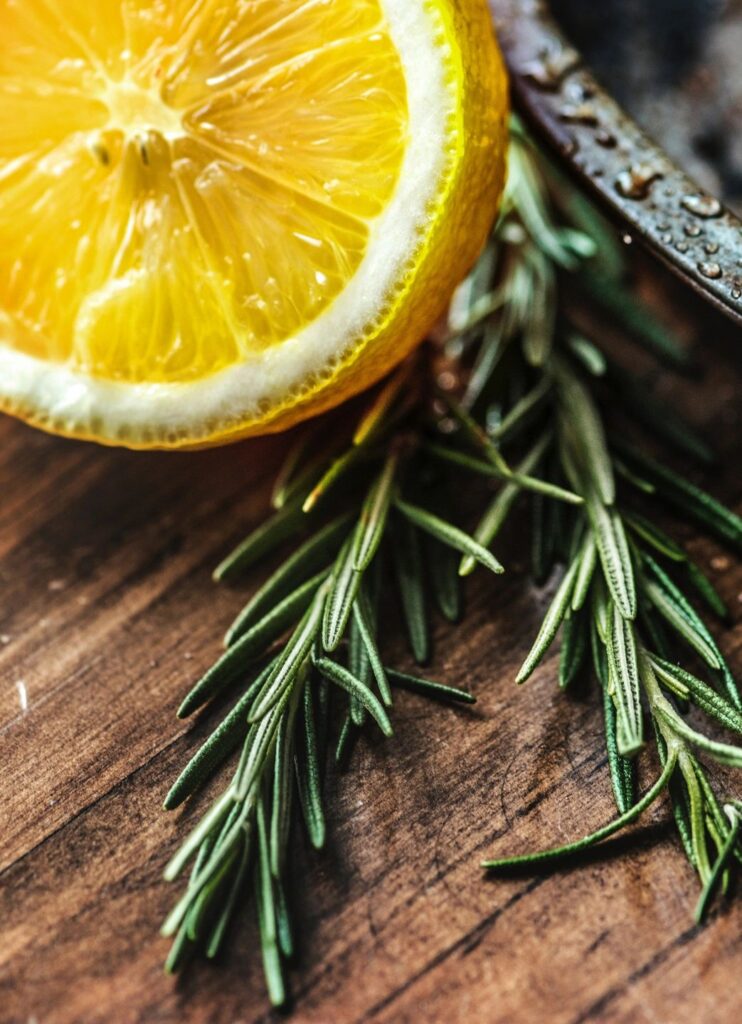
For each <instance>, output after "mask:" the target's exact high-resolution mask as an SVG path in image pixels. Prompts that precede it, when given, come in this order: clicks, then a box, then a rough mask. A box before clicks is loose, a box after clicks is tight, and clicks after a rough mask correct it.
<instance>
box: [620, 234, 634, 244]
mask: <svg viewBox="0 0 742 1024" xmlns="http://www.w3.org/2000/svg"><path fill="white" fill-rule="evenodd" d="M621 241H622V242H623V244H624V245H631V244H632V243H633V241H634V239H633V238H632V236H631V235H629V234H625V235H622V236H621Z"/></svg>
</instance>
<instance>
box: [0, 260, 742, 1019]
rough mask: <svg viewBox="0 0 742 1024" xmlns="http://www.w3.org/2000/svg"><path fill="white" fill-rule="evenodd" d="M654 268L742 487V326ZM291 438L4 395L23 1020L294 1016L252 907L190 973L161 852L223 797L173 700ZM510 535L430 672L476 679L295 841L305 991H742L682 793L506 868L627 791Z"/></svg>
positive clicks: (195, 730)
mask: <svg viewBox="0 0 742 1024" xmlns="http://www.w3.org/2000/svg"><path fill="white" fill-rule="evenodd" d="M642 287H643V288H644V289H645V291H647V293H651V294H652V295H653V296H655V297H658V298H657V301H659V302H660V303H661V304H662V305H663V306H664V309H665V312H666V313H667V315H670V316H671V317H674V318H675V320H676V322H677V324H678V327H679V329H680V330H681V331H682V332H684V333H685V334H686V335H687V336H690V335H695V336H697V337H698V338H699V339H701V340H702V341H703V344H702V345H701V346H700V352H701V358H702V364H703V374H700V373H699V374H696V375H694V378H693V379H691V380H687V381H677V380H674V379H671V378H670V377H669V376H664V375H663V376H662V377H661V378H660V379H659V381H658V386H659V388H660V390H661V391H662V392H665V393H666V394H668V395H671V396H672V397H673V398H676V399H677V400H679V401H680V402H681V403H683V404H684V405H685V407H686V408H687V410H688V413H689V415H690V416H691V417H692V418H693V419H695V420H696V421H697V422H698V423H699V424H700V425H701V426H703V428H704V429H705V431H706V432H707V434H708V436H709V437H711V438H713V439H715V440H716V441H717V442H719V444H720V446H721V448H722V451H723V459H722V463H721V472H720V473H719V474H717V476H718V479H715V482H714V486H715V488H716V490H717V491H718V492H719V493H721V494H722V495H723V496H724V497H726V498H729V499H732V500H735V499H736V500H737V503H739V470H738V466H739V458H740V454H742V446H741V445H740V439H739V420H738V405H739V400H738V386H739V365H740V357H739V353H740V348H739V345H740V338H739V336H735V335H734V334H733V332H730V329H729V328H727V327H726V326H725V325H723V324H721V323H720V322H719V321H718V320H717V318H716V317H715V316H714V315H711V314H709V313H708V312H707V311H706V310H704V309H701V308H699V307H697V306H695V305H693V306H691V307H688V305H687V303H686V302H685V301H684V297H683V301H682V302H681V301H680V295H679V292H678V290H677V288H676V287H675V286H674V285H671V284H668V283H667V282H665V281H664V279H663V280H662V281H661V282H659V283H658V279H657V277H656V274H655V273H654V272H652V273H651V274H649V273H645V275H644V277H643V281H642ZM616 344H617V346H618V351H619V353H620V354H621V355H622V356H623V357H624V358H625V359H626V360H627V361H628V362H631V363H632V364H634V365H639V364H640V363H641V360H640V359H639V358H638V357H637V356H636V353H635V350H634V349H633V348H631V347H629V346H627V345H626V344H625V343H622V342H616ZM283 444H284V442H283V441H282V440H280V439H278V440H276V439H274V440H271V441H267V442H261V443H252V444H246V445H240V446H237V447H234V448H232V449H229V450H224V451H215V452H208V453H201V454H197V455H188V456H172V455H170V456H165V455H135V454H130V453H126V452H113V451H106V450H100V449H96V448H93V447H86V446H83V445H79V444H75V443H70V442H65V441H61V440H58V439H53V438H49V437H45V436H44V435H42V434H39V433H35V432H33V431H31V430H29V429H27V428H25V427H24V426H22V425H20V424H18V423H15V422H12V421H10V420H8V419H5V420H3V421H2V422H0V752H1V756H2V766H3V773H4V784H3V786H2V790H1V791H0V824H1V830H0V866H1V867H2V873H1V874H0V920H1V921H2V926H1V927H2V940H1V942H0V1021H2V1024H26V1022H29V1021H32V1020H35V1021H36V1022H37V1024H98V1022H101V1024H103V1022H106V1024H111V1022H114V1024H119V1022H120V1024H135V1022H136V1024H144V1022H146V1024H152V1022H158V1024H159V1022H178V1024H236V1022H248V1021H250V1022H252V1021H256V1022H257V1021H270V1020H274V1019H276V1020H278V1019H279V1016H278V1015H276V1014H272V1013H271V1012H270V1011H269V1010H268V1009H267V1003H266V999H265V994H264V989H263V981H262V975H261V965H260V962H259V955H258V952H257V948H256V932H255V926H254V922H253V918H252V911H251V910H249V911H248V912H247V913H245V914H244V915H243V920H242V922H241V924H240V926H239V928H237V930H236V932H235V934H234V938H233V943H232V945H231V949H230V951H229V953H228V955H227V956H226V958H225V960H224V961H223V962H222V963H221V964H219V965H218V966H217V967H211V968H209V967H203V966H197V967H196V968H194V969H193V970H192V972H191V973H190V974H189V976H188V977H186V978H184V979H183V980H182V981H181V982H179V983H177V984H176V983H174V982H173V981H172V980H171V979H169V978H166V977H165V976H164V975H163V974H162V972H161V963H162V959H163V957H164V955H165V952H166V944H165V943H164V942H163V941H162V940H161V939H159V937H158V934H157V930H158V927H159V924H160V921H161V919H162V917H163V916H164V914H165V913H166V911H167V909H168V908H169V905H170V903H171V901H172V899H173V898H174V895H175V891H174V890H173V889H172V888H171V887H169V886H167V885H166V884H165V883H164V882H163V881H162V880H161V872H162V868H163V865H164V864H165V862H166V860H167V858H168V855H169V854H170V853H171V852H172V851H173V849H174V847H175V845H176V843H177V842H178V839H179V837H182V835H183V834H184V831H185V829H186V828H187V827H188V825H189V823H190V822H191V821H192V820H193V819H194V818H195V816H196V815H197V814H198V812H199V810H201V809H202V808H203V807H204V805H205V801H206V799H207V798H208V794H204V795H203V796H202V797H200V798H199V799H198V800H197V801H196V803H195V804H194V805H193V806H190V807H186V808H185V809H184V810H182V811H181V812H178V813H177V814H174V815H167V814H165V813H164V812H162V811H161V809H160V808H161V802H162V799H163V797H164V794H165V792H166V790H167V788H168V785H169V783H170V781H172V779H173V777H174V775H175V774H176V773H177V771H178V769H179V767H180V766H182V764H183V763H184V760H185V759H186V758H187V756H188V754H189V753H190V752H192V751H193V750H194V749H195V747H196V744H197V742H198V739H199V737H201V736H203V735H205V733H206V730H207V728H208V716H202V718H201V719H200V720H198V721H197V722H195V723H192V724H189V725H188V726H185V727H184V726H183V725H182V724H179V723H177V722H176V720H175V717H174V715H175V709H176V707H177V705H178V703H179V700H180V698H181V696H182V694H183V693H184V691H185V689H186V687H187V686H188V685H189V683H190V682H192V681H193V680H194V679H195V678H196V677H197V676H198V674H199V672H200V671H201V670H202V669H203V668H204V667H206V666H207V665H208V664H209V663H210V661H211V660H212V659H213V657H214V655H215V653H216V651H217V648H218V640H219V637H220V636H221V633H222V631H223V628H224V626H225V624H226V623H227V622H228V621H229V619H230V616H231V615H232V614H233V613H234V612H235V610H236V609H237V607H238V606H239V603H240V597H241V595H240V594H239V593H235V592H234V590H229V589H227V588H216V587H214V585H213V584H212V583H211V581H210V570H211V568H212V566H213V564H214V563H215V562H216V561H217V560H218V558H219V557H220V556H221V555H223V554H224V552H225V551H226V550H227V549H228V548H229V546H230V544H231V543H232V542H233V541H235V540H236V539H237V538H238V537H239V536H241V535H242V534H243V533H244V532H245V531H246V529H247V528H249V527H250V526H252V525H254V524H255V523H256V522H258V521H259V520H260V518H261V516H262V514H263V510H264V507H265V503H266V498H267V488H268V485H269V480H270V478H271V475H272V473H273V471H274V468H275V464H276V460H277V458H278V455H279V453H280V451H281V449H282V447H283ZM681 533H682V535H683V536H684V537H685V538H686V540H687V541H688V542H689V544H690V547H691V549H692V551H693V552H694V554H695V556H696V557H697V558H698V559H699V561H700V562H701V563H702V564H704V565H705V566H706V567H707V568H710V570H711V572H712V573H713V575H714V577H715V579H716V581H717V582H718V584H719V585H720V587H721V589H722V591H723V592H724V593H725V595H726V597H727V598H728V600H729V602H730V604H731V605H732V607H733V610H734V616H735V619H736V622H737V625H736V627H735V628H733V629H730V630H728V631H726V632H725V633H724V634H723V635H722V646H723V647H724V649H725V651H726V652H727V653H728V654H729V655H730V657H731V659H732V661H733V664H734V666H735V667H736V668H737V669H738V670H739V669H740V668H742V658H741V657H740V646H741V645H742V629H740V626H739V619H740V611H741V610H742V607H741V606H740V603H739V595H740V592H742V572H740V567H739V565H738V564H736V563H735V561H734V559H733V558H731V557H730V556H729V555H728V554H727V553H725V552H724V551H723V550H722V549H720V548H719V547H717V546H716V545H714V544H710V543H708V542H706V541H704V540H701V539H698V538H697V537H696V536H695V535H694V532H693V531H692V530H690V529H688V528H685V527H683V528H681ZM498 554H500V555H501V556H503V557H504V560H505V561H506V562H507V564H508V565H509V567H510V568H511V570H512V571H511V572H510V573H509V574H508V576H507V577H505V579H504V580H495V579H488V578H486V577H485V576H483V575H482V576H480V577H476V578H475V581H474V583H473V585H472V588H471V590H470V591H469V602H468V603H469V615H468V617H467V619H466V623H465V625H464V627H463V628H461V629H459V630H458V631H455V632H451V631H450V630H449V629H444V628H443V627H440V626H439V627H437V634H436V640H437V641H438V643H437V648H438V651H439V654H438V656H437V658H436V659H435V662H434V672H435V674H436V675H437V676H438V677H439V678H444V679H446V680H448V681H450V682H452V683H454V684H459V685H465V686H470V687H471V688H472V689H473V690H474V691H475V692H476V694H477V696H478V698H479V703H478V704H477V706H476V708H474V709H472V710H468V709H467V710H462V711H451V710H448V709H445V708H438V707H431V706H430V705H429V704H426V703H425V702H423V701H422V700H421V699H419V698H417V697H414V696H404V697H402V698H401V699H400V700H399V701H398V707H397V709H396V713H395V726H396V734H395V737H394V738H393V739H392V740H391V741H389V742H387V743H381V742H377V741H375V740H369V741H364V742H361V743H360V744H359V746H358V747H357V749H356V751H355V753H354V763H353V766H352V767H353V771H352V773H351V774H350V775H348V776H344V775H338V776H334V777H333V778H332V779H331V781H330V784H329V792H328V802H329V807H330V815H329V817H330V821H329V825H330V840H329V846H328V850H327V851H326V853H325V854H324V855H322V856H319V855H316V854H313V853H310V852H308V851H307V850H306V849H304V844H303V842H302V840H301V839H299V840H298V842H299V845H300V846H301V849H299V850H298V851H297V863H298V864H299V865H301V876H300V877H301V882H302V887H301V889H300V890H299V891H297V893H296V894H295V904H296V917H297V920H298V922H300V951H299V956H298V958H297V963H296V965H295V968H294V969H293V971H292V974H291V984H292V990H293V994H294V997H295V1010H294V1016H293V1020H295V1021H297V1022H302V1024H303V1022H313V1024H328V1022H332V1024H335V1022H337V1024H346V1022H348V1024H350V1022H361V1021H375V1022H395V1024H398V1022H407V1021H409V1022H415V1024H417V1022H419V1021H427V1022H433V1024H439V1022H440V1024H443V1022H487V1024H490V1022H491V1024H529V1022H531V1021H534V1022H535V1021H549V1022H554V1024H578V1022H587V1021H593V1022H601V1024H603V1022H626V1024H629V1022H631V1024H635V1022H637V1021H647V1022H652V1024H697V1022H698V1021H701V1020H703V1021H713V1022H714V1024H725V1022H727V1021H729V1022H731V1021H732V1020H735V1021H736V1020H738V1006H739V997H740V977H741V976H742V929H741V928H740V925H741V924H742V908H741V907H740V905H739V903H738V904H737V905H736V906H734V905H733V906H731V907H727V908H726V909H724V911H723V912H717V913H716V914H715V916H714V918H713V920H712V921H711V923H710V924H709V925H708V926H707V927H706V928H704V929H696V928H694V927H693V925H692V916H691V914H692V908H693V905H694V902H695V899H696V895H697V886H696V882H695V879H694V877H693V876H692V874H691V872H690V870H689V868H688V867H687V865H686V862H685V861H684V859H683V857H682V855H681V853H680V852H679V850H678V847H677V844H676V841H675V838H674V835H673V833H672V829H671V828H670V826H669V824H668V811H667V807H666V806H665V805H664V804H662V805H659V806H657V808H656V809H655V810H653V812H652V813H651V814H649V815H647V817H646V819H645V820H644V822H643V823H642V825H641V826H640V827H638V828H636V829H635V830H634V831H633V832H632V834H631V836H630V837H627V838H626V839H622V840H617V841H614V842H612V843H609V844H607V846H606V847H605V848H603V849H602V850H601V851H600V852H599V853H598V854H596V855H594V856H592V857H590V858H589V859H586V860H583V861H582V862H581V863H580V864H576V865H574V866H573V867H571V868H570V869H569V870H567V871H564V872H561V873H555V874H545V875H540V876H536V877H529V876H527V875H523V876H519V877H511V878H508V879H505V880H502V879H501V880H498V881H493V880H485V879H483V878H482V875H481V873H480V871H479V869H478V867H477V864H478V861H479V860H480V858H481V857H482V856H483V855H484V854H487V853H505V852H507V851H520V850H525V849H527V848H529V847H532V846H534V845H543V844H544V843H545V842H548V841H551V840H555V841H556V840H560V839H565V840H566V839H568V838H570V837H573V836H575V835H576V833H577V832H581V831H584V830H586V829H588V828H589V827H592V826H597V825H598V824H600V823H602V822H603V821H605V820H607V819H608V818H609V817H611V816H612V814H613V808H612V801H611V796H610V792H609V786H608V781H607V776H606V769H605V756H604V752H603V746H602V741H601V723H600V717H599V714H598V711H597V709H596V707H595V702H594V699H593V697H592V696H591V695H590V694H587V695H585V696H581V697H576V698H565V697H563V696H560V695H559V694H557V693H556V692H555V686H554V674H555V664H554V660H553V658H552V659H550V660H549V661H547V662H546V663H545V664H544V665H543V666H542V667H541V669H539V671H538V672H537V673H536V676H535V677H534V679H533V680H532V681H531V682H530V683H529V684H528V686H527V687H526V688H523V689H517V688H516V687H515V686H514V684H513V678H514V675H515V671H516V669H517V667H518V665H519V663H520V659H521V658H522V656H523V654H524V651H525V650H526V648H527V644H528V642H529V638H530V637H532V635H533V633H534V630H535V628H536V627H537V625H538V621H539V613H540V611H541V609H542V608H543V604H544V602H545V601H546V600H547V599H548V590H544V591H539V590H535V589H532V588H530V587H528V586H524V584H523V579H522V569H523V562H524V556H523V551H522V547H521V545H520V543H519V538H518V536H517V531H516V534H514V535H512V536H510V539H509V541H508V545H507V549H506V550H505V551H499V552H498ZM258 579H259V573H256V574H255V575H254V576H253V577H252V578H251V579H250V580H249V581H248V582H247V584H246V588H245V589H247V590H249V589H250V587H252V586H254V585H255V583H256V581H257V580H258ZM444 638H445V641H446V642H445V647H444V645H443V643H442V641H443V639H444ZM20 683H23V686H24V688H25V692H26V694H27V698H28V707H27V709H26V710H22V708H21V705H20V691H19V687H18V684H20ZM652 769H653V766H652V764H651V761H649V762H648V764H647V765H646V766H645V769H644V778H645V779H647V778H648V777H649V775H650V773H651V771H652ZM737 784H738V785H739V783H737Z"/></svg>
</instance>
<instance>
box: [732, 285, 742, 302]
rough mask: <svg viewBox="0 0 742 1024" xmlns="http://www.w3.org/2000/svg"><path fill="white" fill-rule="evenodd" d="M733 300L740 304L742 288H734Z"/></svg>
mask: <svg viewBox="0 0 742 1024" xmlns="http://www.w3.org/2000/svg"><path fill="white" fill-rule="evenodd" d="M732 298H733V299H735V300H736V301H737V302H739V300H740V299H742V288H732Z"/></svg>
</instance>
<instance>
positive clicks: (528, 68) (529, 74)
mask: <svg viewBox="0 0 742 1024" xmlns="http://www.w3.org/2000/svg"><path fill="white" fill-rule="evenodd" d="M579 62H580V58H579V55H578V53H577V52H576V50H572V49H570V48H569V47H566V46H562V45H561V44H555V45H553V46H551V47H548V48H545V49H544V50H542V52H541V53H540V54H539V56H538V58H537V59H536V60H534V61H530V62H529V63H528V64H526V65H524V67H523V68H522V69H521V70H522V73H523V74H524V75H525V77H526V78H528V79H529V80H530V81H531V82H533V84H534V85H537V86H538V87H539V88H540V89H546V90H547V91H550V92H556V90H557V89H558V88H559V87H560V85H561V84H562V81H563V80H564V78H565V77H566V75H568V74H569V72H570V71H573V70H574V69H575V68H576V67H577V65H578V64H579Z"/></svg>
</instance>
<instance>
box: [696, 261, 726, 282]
mask: <svg viewBox="0 0 742 1024" xmlns="http://www.w3.org/2000/svg"><path fill="white" fill-rule="evenodd" d="M698 269H699V271H700V272H701V273H702V274H703V276H704V277H708V278H710V279H711V280H712V281H717V280H718V279H719V278H720V277H721V267H720V266H719V264H718V263H713V262H711V263H709V262H707V261H706V260H703V261H702V262H701V263H699V264H698Z"/></svg>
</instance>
